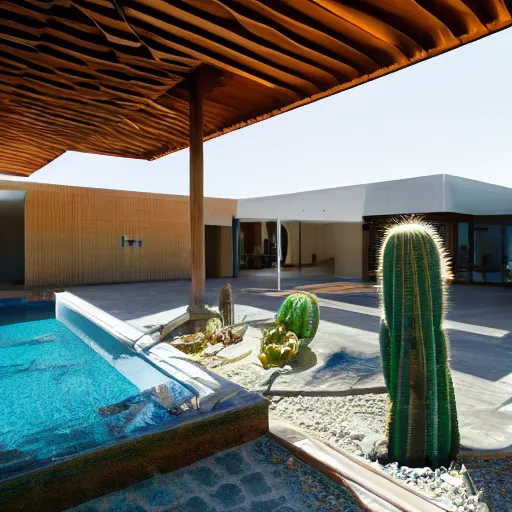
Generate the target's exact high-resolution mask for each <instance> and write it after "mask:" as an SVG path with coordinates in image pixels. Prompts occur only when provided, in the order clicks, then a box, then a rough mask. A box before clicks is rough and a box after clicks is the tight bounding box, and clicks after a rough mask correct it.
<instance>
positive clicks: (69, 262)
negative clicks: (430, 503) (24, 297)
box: [0, 180, 236, 286]
mask: <svg viewBox="0 0 512 512" xmlns="http://www.w3.org/2000/svg"><path fill="white" fill-rule="evenodd" d="M0 188H6V189H18V190H19V189H23V190H27V194H26V198H25V284H26V285H27V286H66V285H72V284H73V285H76V284H94V283H116V282H131V281H151V280H165V279H183V278H188V277H189V276H190V233H189V203H188V197H186V196H168V195H163V194H146V193H136V192H123V191H116V190H103V189H87V188H79V187H63V186H55V185H44V184H39V183H32V182H26V181H24V182H17V181H5V182H4V181H3V180H2V181H0ZM235 212H236V201H233V200H224V199H209V198H208V199H205V224H208V225H213V224H215V223H218V225H222V226H223V227H225V228H227V231H226V232H225V233H224V231H223V233H224V234H223V235H222V236H223V241H224V245H225V244H227V240H228V238H230V236H229V235H228V234H227V233H228V231H229V232H230V231H231V229H230V228H228V227H230V226H231V223H232V217H233V215H234V214H235ZM123 235H125V236H127V237H128V238H130V239H137V240H142V247H127V246H125V247H121V237H122V236H123ZM222 250H223V251H227V249H224V248H223V249H222ZM230 258H231V257H230ZM227 267H228V265H227V264H226V263H225V264H224V266H223V272H224V271H226V269H227ZM231 274H232V270H231V269H230V270H229V272H227V271H226V274H225V275H231Z"/></svg>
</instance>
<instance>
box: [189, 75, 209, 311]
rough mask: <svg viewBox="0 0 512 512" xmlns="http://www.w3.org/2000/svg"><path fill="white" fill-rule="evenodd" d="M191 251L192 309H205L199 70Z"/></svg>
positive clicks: (193, 92)
mask: <svg viewBox="0 0 512 512" xmlns="http://www.w3.org/2000/svg"><path fill="white" fill-rule="evenodd" d="M189 113H190V117H189V130H190V251H191V258H190V261H191V277H192V297H191V300H190V312H191V313H200V312H202V311H203V310H204V293H205V279H206V277H205V240H204V191H203V185H204V170H203V91H202V83H201V73H200V71H199V69H198V70H196V71H195V73H193V74H192V77H191V80H190V99H189Z"/></svg>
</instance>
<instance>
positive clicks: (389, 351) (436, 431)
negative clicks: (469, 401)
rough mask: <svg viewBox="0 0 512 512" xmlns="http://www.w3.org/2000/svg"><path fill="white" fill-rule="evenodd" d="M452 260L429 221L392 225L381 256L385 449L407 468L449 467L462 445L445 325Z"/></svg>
mask: <svg viewBox="0 0 512 512" xmlns="http://www.w3.org/2000/svg"><path fill="white" fill-rule="evenodd" d="M447 269H448V265H447V260H446V257H445V252H444V249H443V248H442V243H441V241H440V239H439V236H438V235H437V233H436V231H435V230H434V229H433V228H432V227H431V226H430V225H428V224H425V223H422V222H417V221H413V222H411V223H404V224H401V225H397V226H395V227H393V228H391V229H390V230H389V231H388V232H387V234H386V236H385V238H384V242H383V245H382V249H381V254H380V266H379V272H378V275H379V281H380V283H379V284H380V289H381V301H382V308H383V317H382V321H381V326H380V351H381V357H382V367H383V373H384V379H385V381H386V386H387V388H388V391H389V397H390V411H389V417H388V443H389V444H388V454H389V458H390V460H391V461H396V462H398V463H399V464H402V465H407V466H410V467H422V466H430V467H433V468H437V467H440V466H442V465H444V466H448V464H449V463H450V462H451V461H452V460H454V459H455V457H456V455H457V452H458V448H459V430H458V422H457V409H456V405H455V393H454V389H453V383H452V378H451V374H450V369H449V366H448V338H447V336H446V334H445V332H444V330H443V317H444V307H445V300H446V297H445V295H446V287H445V282H446V279H447V278H448V277H449V276H448V271H447Z"/></svg>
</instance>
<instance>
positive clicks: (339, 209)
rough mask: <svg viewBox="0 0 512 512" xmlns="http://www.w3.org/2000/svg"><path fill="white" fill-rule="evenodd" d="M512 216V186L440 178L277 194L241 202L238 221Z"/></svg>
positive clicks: (412, 179) (458, 178)
mask: <svg viewBox="0 0 512 512" xmlns="http://www.w3.org/2000/svg"><path fill="white" fill-rule="evenodd" d="M444 212H446V213H460V214H467V215H512V188H508V187H503V186H499V185H491V184H489V183H484V182H481V181H476V180H471V179H467V178H460V177H458V176H452V175H449V174H435V175H432V176H422V177H418V178H406V179H400V180H392V181H382V182H377V183H367V184H362V185H351V186H347V187H335V188H330V189H323V190H312V191H307V192H297V193H292V194H281V195H277V196H268V197H257V198H250V199H239V200H238V206H237V217H238V218H240V219H247V220H265V219H277V218H280V219H282V220H298V221H310V222H362V220H363V218H364V217H371V216H385V215H405V214H421V213H444Z"/></svg>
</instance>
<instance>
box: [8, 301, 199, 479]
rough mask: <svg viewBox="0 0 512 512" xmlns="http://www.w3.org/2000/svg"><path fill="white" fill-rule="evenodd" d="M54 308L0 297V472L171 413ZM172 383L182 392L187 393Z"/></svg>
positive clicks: (56, 455)
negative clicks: (3, 300)
mask: <svg viewBox="0 0 512 512" xmlns="http://www.w3.org/2000/svg"><path fill="white" fill-rule="evenodd" d="M54 308H55V306H54V304H53V303H39V304H30V305H27V304H8V305H7V306H2V305H1V303H0V390H1V395H0V479H2V478H6V477H9V476H12V475H13V474H14V473H16V472H17V471H20V470H27V469H32V468H34V467H38V466H39V465H41V461H45V462H51V461H52V460H58V459H60V458H61V457H66V456H69V455H74V454H76V453H79V452H81V451H83V450H86V449H90V448H95V447H98V446H101V445H104V444H108V443H110V442H112V441H113V440H115V439H116V438H119V437H123V436H126V435H127V434H131V433H133V432H134V431H136V430H137V427H140V426H141V425H142V426H144V425H145V426H147V425H148V424H149V425H152V426H154V425H156V424H162V423H166V422H167V421H170V420H171V419H172V415H171V414H170V413H169V411H168V410H167V409H165V408H163V407H162V406H161V405H160V404H159V403H158V401H157V400H154V399H153V398H154V395H152V394H151V393H150V392H144V391H142V392H141V389H139V388H138V387H137V386H136V385H135V384H133V383H132V382H131V381H130V380H128V379H127V378H126V377H125V376H123V375H122V374H121V373H120V372H119V371H118V370H116V368H115V367H114V366H113V365H112V364H111V363H109V362H108V361H107V360H105V359H104V357H102V356H101V355H100V354H98V353H97V352H96V351H95V350H93V348H91V347H90V346H89V345H88V344H87V343H85V342H84V341H82V339H80V338H79V337H78V336H76V335H75V334H74V333H73V332H72V331H71V330H69V329H68V328H67V327H66V326H65V325H64V324H62V323H61V322H59V321H58V320H56V319H55V314H54ZM119 344H120V345H121V346H122V344H121V343H120V342H119ZM124 350H125V351H129V349H128V348H125V349H124ZM121 357H125V358H129V357H133V358H137V357H138V356H137V355H136V354H135V353H133V355H130V356H127V355H122V356H121ZM138 363H140V361H138ZM150 369H151V370H152V371H154V369H153V368H150ZM167 379H168V378H167V377H166V376H162V382H166V380H167ZM163 385H167V384H163ZM173 386H178V387H179V392H180V393H181V394H182V395H184V398H183V397H182V398H183V400H187V399H190V397H191V396H192V395H191V394H190V393H189V391H188V390H187V389H185V388H182V387H181V386H180V385H179V384H178V383H175V382H173ZM150 391H151V390H150ZM165 391H166V392H167V391H168V390H167V388H166V389H165ZM168 395H170V393H168V394H167V396H168ZM127 399H128V400H127ZM152 399H153V400H152ZM183 400H182V401H183ZM122 401H125V402H124V403H123V404H119V403H120V402H122ZM178 405H179V404H178ZM108 406H111V407H108ZM139 413H140V414H139ZM137 414H139V416H142V419H140V418H139V421H138V422H137V421H136V420H137ZM134 418H135V420H134ZM134 424H136V425H135V427H134V426H133V425H134Z"/></svg>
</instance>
